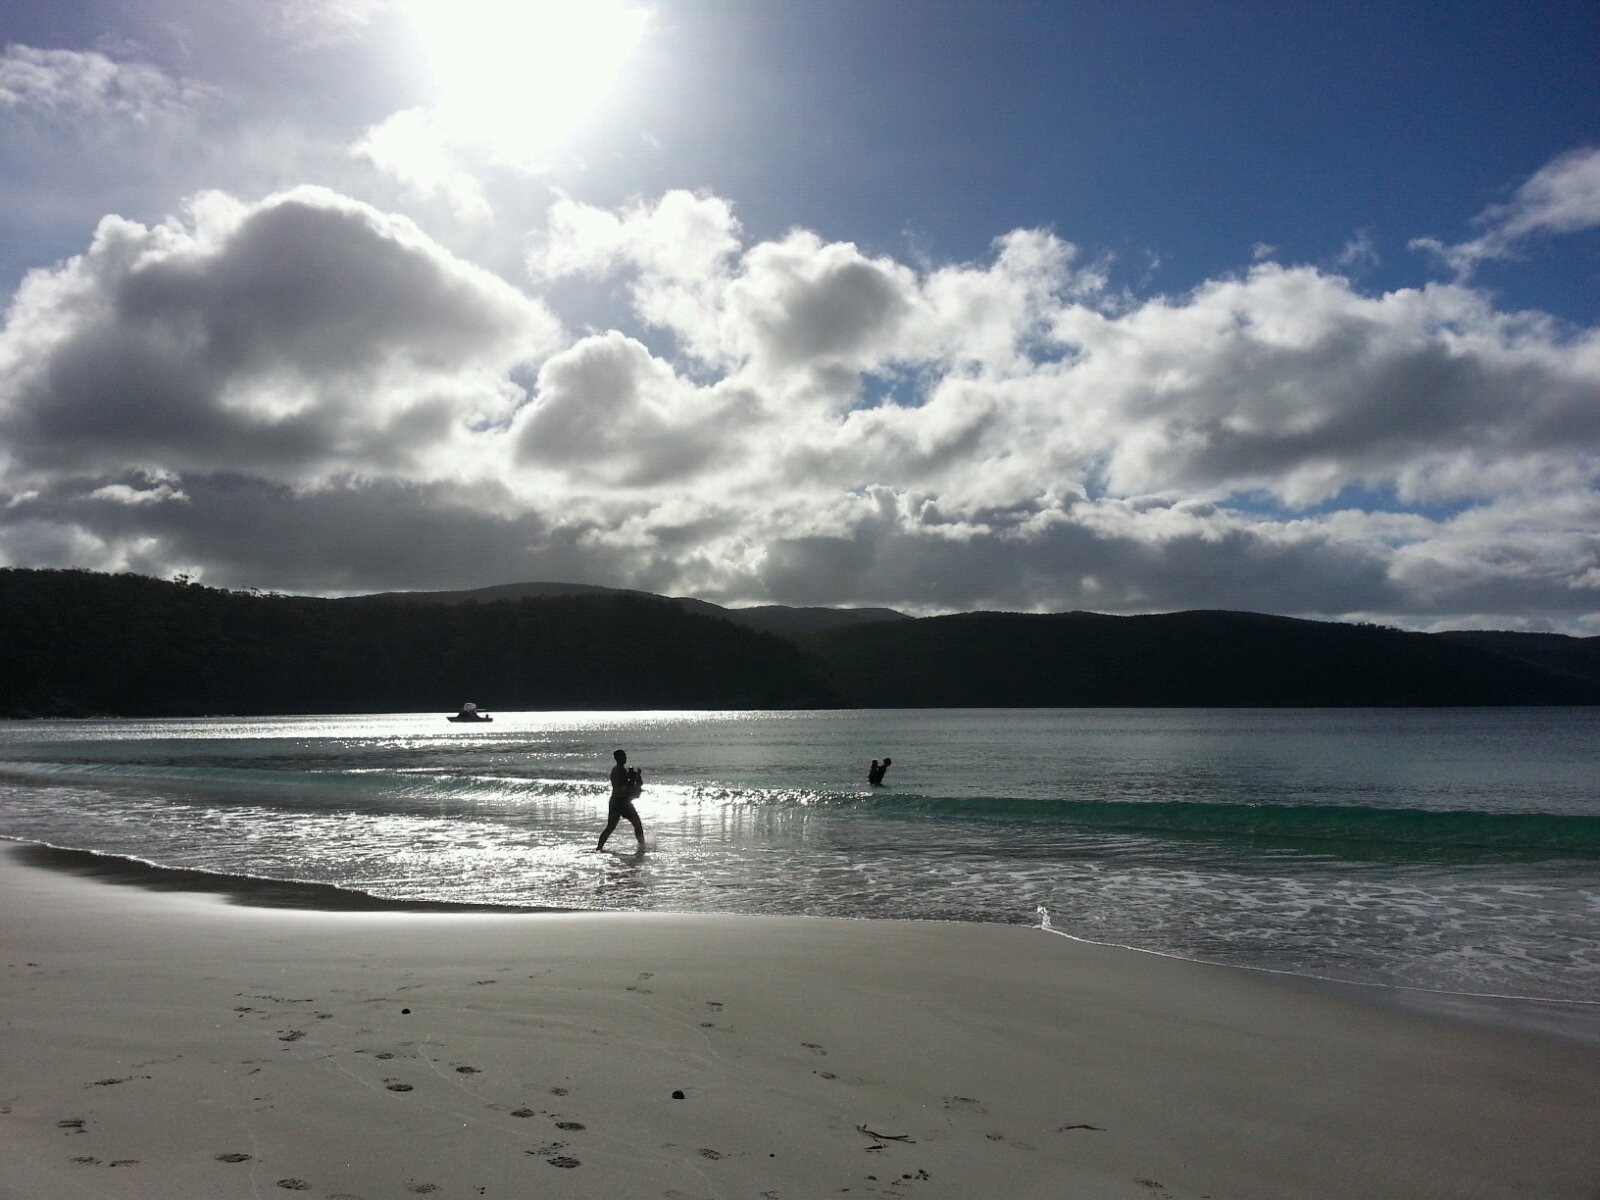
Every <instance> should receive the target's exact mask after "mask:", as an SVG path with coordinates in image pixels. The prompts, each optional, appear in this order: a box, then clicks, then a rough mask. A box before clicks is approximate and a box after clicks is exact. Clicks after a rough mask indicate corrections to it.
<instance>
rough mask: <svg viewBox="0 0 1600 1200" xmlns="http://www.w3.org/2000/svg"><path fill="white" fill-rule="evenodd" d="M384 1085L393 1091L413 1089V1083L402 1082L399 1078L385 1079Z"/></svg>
mask: <svg viewBox="0 0 1600 1200" xmlns="http://www.w3.org/2000/svg"><path fill="white" fill-rule="evenodd" d="M383 1086H384V1087H386V1088H388V1089H389V1090H390V1091H391V1092H409V1091H411V1085H410V1084H409V1083H401V1082H400V1081H399V1080H398V1079H385V1080H384V1081H383Z"/></svg>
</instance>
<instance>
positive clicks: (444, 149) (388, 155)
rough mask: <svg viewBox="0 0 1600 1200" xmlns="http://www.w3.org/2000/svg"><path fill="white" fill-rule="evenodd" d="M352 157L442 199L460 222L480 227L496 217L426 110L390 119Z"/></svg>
mask: <svg viewBox="0 0 1600 1200" xmlns="http://www.w3.org/2000/svg"><path fill="white" fill-rule="evenodd" d="M350 152H351V153H352V154H353V155H355V157H357V158H362V159H365V160H366V161H368V162H370V163H371V164H372V165H373V166H375V167H377V168H378V169H379V170H380V171H384V172H386V173H387V174H389V175H392V176H393V177H394V178H396V179H398V180H400V181H402V182H403V183H406V184H408V185H409V186H410V187H412V188H414V189H415V190H416V191H417V192H418V193H419V194H421V195H423V196H427V197H435V196H437V197H441V198H442V199H444V200H445V202H446V203H448V204H449V205H450V207H451V209H453V210H454V211H455V213H456V215H457V216H459V217H462V218H465V219H467V220H474V221H480V220H483V219H485V218H487V217H488V216H490V215H491V214H492V212H493V209H492V207H491V206H490V204H489V199H488V197H487V196H486V195H484V191H483V186H482V185H481V184H480V183H479V182H478V180H477V177H476V176H474V175H473V174H472V173H471V172H470V171H468V170H467V169H466V168H465V167H463V166H462V165H461V163H460V162H459V161H458V159H457V157H456V155H455V153H454V151H453V150H452V149H451V147H450V144H449V140H448V139H447V138H446V137H444V136H443V134H442V133H441V131H440V130H439V128H438V124H437V121H436V120H435V118H434V116H433V114H432V113H431V112H429V110H427V109H425V108H408V109H405V110H403V111H401V112H397V113H394V114H392V115H391V116H389V117H387V118H386V119H385V120H383V121H382V122H380V123H379V124H377V125H374V126H373V127H372V128H371V129H369V130H367V132H366V133H365V134H364V135H363V136H362V137H361V139H360V140H359V141H357V142H356V144H355V145H354V146H352V147H351V148H350Z"/></svg>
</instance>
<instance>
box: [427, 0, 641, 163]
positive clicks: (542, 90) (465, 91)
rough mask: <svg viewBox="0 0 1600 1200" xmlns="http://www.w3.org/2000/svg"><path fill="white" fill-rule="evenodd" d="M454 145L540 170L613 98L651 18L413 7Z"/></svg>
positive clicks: (614, 9) (502, 3) (561, 0)
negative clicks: (482, 147)
mask: <svg viewBox="0 0 1600 1200" xmlns="http://www.w3.org/2000/svg"><path fill="white" fill-rule="evenodd" d="M407 11H408V12H409V14H410V17H411V20H412V23H413V25H414V26H415V28H416V30H417V33H418V34H419V36H420V38H421V41H422V44H423V46H424V49H425V50H426V52H427V55H428V60H429V64H430V66H431V67H432V70H433V76H434V84H435V86H436V88H437V89H438V94H437V100H436V104H437V112H438V117H439V120H440V122H441V124H442V125H443V126H444V127H445V128H446V129H447V130H448V132H449V134H450V136H451V137H452V138H454V139H458V140H461V141H467V142H479V143H484V144H486V145H487V146H488V147H489V148H490V149H491V150H492V152H493V153H494V154H495V155H496V156H497V157H500V158H502V159H504V160H505V161H507V162H509V163H512V164H514V165H518V166H530V165H535V164H537V163H538V161H539V159H540V158H541V156H543V155H545V154H547V153H548V152H549V151H551V150H552V149H554V148H555V147H557V146H558V145H560V144H561V142H563V141H564V140H565V139H566V138H568V137H569V136H571V134H572V133H573V132H574V131H575V130H576V129H577V128H578V126H579V125H581V124H582V122H583V121H584V120H585V119H586V118H587V117H589V116H590V115H591V114H592V113H593V112H594V110H595V109H596V107H598V105H599V104H600V103H601V101H603V100H604V99H605V97H606V96H607V95H608V94H609V93H610V91H611V89H612V87H613V86H614V85H615V83H616V81H617V78H618V76H619V75H620V73H621V70H622V67H623V64H624V63H625V62H626V61H627V59H628V57H629V55H630V54H631V53H632V52H633V50H634V48H635V47H636V46H637V45H638V44H639V42H640V40H641V39H642V38H643V36H644V33H645V29H646V27H647V26H648V24H649V21H650V11H649V10H648V9H646V8H641V7H637V6H634V5H630V4H628V3H626V2H625V0H517V2H508V0H410V3H409V4H408V6H407Z"/></svg>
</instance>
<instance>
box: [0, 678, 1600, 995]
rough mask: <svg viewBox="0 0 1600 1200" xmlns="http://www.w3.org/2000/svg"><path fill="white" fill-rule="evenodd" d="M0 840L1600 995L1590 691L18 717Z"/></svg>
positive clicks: (514, 902) (535, 897)
mask: <svg viewBox="0 0 1600 1200" xmlns="http://www.w3.org/2000/svg"><path fill="white" fill-rule="evenodd" d="M616 746H623V747H626V748H627V749H628V751H629V755H630V762H631V763H632V764H633V765H637V766H640V767H642V768H643V769H644V771H645V778H646V789H645V792H644V795H643V796H642V797H641V799H640V801H639V809H640V811H641V813H642V815H643V818H644V821H645V825H646V829H647V834H648V850H647V852H646V853H644V854H643V855H638V854H636V853H634V852H633V837H632V834H631V831H630V830H629V829H628V828H627V826H626V825H625V824H624V825H623V826H622V827H621V828H620V829H619V831H618V833H617V834H616V835H615V838H614V840H613V842H612V843H611V846H609V847H608V849H607V852H606V853H601V854H597V853H595V851H594V849H593V846H594V841H595V838H596V835H597V833H598V830H599V828H600V826H601V825H602V824H603V821H604V817H605V808H606V796H607V793H608V788H607V784H606V775H607V771H608V770H609V768H610V765H611V751H612V749H613V748H614V747H616ZM886 754H887V755H891V756H893V758H894V765H893V767H892V768H891V769H890V771H889V775H888V779H887V786H885V787H881V788H870V787H868V786H867V784H866V779H865V775H866V768H867V764H868V761H869V760H870V759H873V758H882V757H883V756H884V755H886ZM0 836H5V837H9V838H13V839H19V840H24V841H34V842H42V843H48V844H51V845H55V846H62V847H69V848H74V849H84V850H93V851H98V852H102V853H108V854H114V855H122V856H127V857H131V858H135V859H139V860H143V861H146V862H150V863H155V864H158V865H162V866H173V867H191V868H199V869H203V870H207V871H212V872H218V873H222V874H230V875H242V876H253V877H266V878H273V879H286V880H307V881H314V882H319V883H330V884H335V885H338V886H340V887H344V888H350V889H356V890H360V891H365V892H369V893H373V894H377V895H381V896H385V897H391V898H400V899H409V900H456V901H472V902H480V903H483V902H487V903H492V904H504V905H509V906H530V905H531V906H541V907H546V906H548V907H561V908H603V909H634V910H645V909H650V910H670V911H679V912H732V913H782V914H804V915H818V916H839V917H857V918H885V917H897V918H916V919H929V920H950V921H989V922H1004V923H1016V924H1023V923H1038V922H1039V921H1040V915H1039V910H1040V909H1041V908H1043V909H1044V910H1045V911H1046V912H1047V913H1048V915H1049V919H1050V922H1051V925H1052V927H1053V928H1055V929H1057V930H1060V931H1064V932H1067V933H1070V934H1073V935H1076V936H1079V937H1083V938H1087V939H1090V940H1093V941H1098V942H1107V943H1113V944H1119V945H1127V946H1135V947H1139V948H1141V949H1147V950H1155V951H1160V952H1162V953H1168V954H1175V955H1179V956H1183V957H1188V958H1195V959H1201V960H1206V961H1212V962H1222V963H1231V964H1237V965H1243V966H1251V967H1260V968H1266V969H1271V970H1281V971H1288V972H1293V973H1299V974H1305V975H1313V976H1320V977H1327V978H1335V979H1342V980H1349V981H1354V982H1361V983H1379V984H1390V985H1406V986H1411V987H1420V988H1428V989H1439V990H1443V991H1455V992H1471V993H1485V994H1496V995H1514V996H1526V997H1534V998H1542V999H1564V1000H1586V1001H1591V1002H1592V1001H1597V1000H1600V942H1597V939H1596V931H1597V928H1600V926H1597V923H1596V918H1597V917H1600V710H1592V709H1498V710H1482V709H1469V710H1461V709H1453V710H1442V709H1407V710H1388V709H1386V710H1216V711H1211V710H1148V709H1135V710H1020V711H1019V710H932V711H886V710H867V711H845V712H718V713H709V712H635V713H497V714H496V715H495V720H494V722H493V724H479V725H453V724H450V723H448V722H446V721H445V720H444V714H443V713H439V714H426V715H418V714H401V715H389V716H360V717H352V716H332V717H283V718H255V719H231V718H215V719H207V720H168V721H136V720H118V721H73V722H8V723H0Z"/></svg>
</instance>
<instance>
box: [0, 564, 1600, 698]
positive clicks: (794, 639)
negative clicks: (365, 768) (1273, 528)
mask: <svg viewBox="0 0 1600 1200" xmlns="http://www.w3.org/2000/svg"><path fill="white" fill-rule="evenodd" d="M706 607H707V608H714V606H710V605H708V606H706ZM722 611H727V610H722ZM786 611H788V612H804V611H805V610H786ZM894 618H898V619H894ZM850 619H851V620H853V621H857V622H858V623H854V624H851V625H849V626H848V627H844V628H833V629H829V628H828V627H827V625H828V622H827V621H826V620H825V619H824V620H811V619H806V620H803V621H801V622H800V624H801V625H802V626H803V627H804V628H806V629H807V630H810V632H807V633H804V634H795V635H793V636H790V637H787V638H784V637H778V636H775V635H772V634H767V633H762V632H759V631H757V630H753V629H750V628H747V627H745V626H743V625H741V624H739V623H736V622H735V621H733V620H731V619H729V618H727V617H723V616H718V615H715V613H707V612H701V611H697V610H696V609H695V608H693V607H692V606H686V605H685V604H683V603H680V602H678V601H670V600H666V599H663V598H660V597H653V596H649V595H646V594H642V593H619V592H612V591H601V592H595V593H580V594H560V595H534V596H521V597H518V598H514V599H501V600H493V601H490V602H483V601H480V600H477V599H468V600H466V601H465V602H455V603H396V602H395V598H394V597H389V598H384V597H362V598H354V599H344V600H322V599H314V598H310V597H299V596H276V595H260V594H255V593H244V592H228V591H221V590H218V589H214V588H207V587H201V586H199V585H196V584H193V583H169V582H163V581H159V580H154V579H147V578H143V577H140V576H135V575H100V574H95V573H92V572H87V571H34V570H20V569H7V570H0V716H52V715H54V716H85V715H96V714H119V715H126V716H159V715H172V716H182V715H204V714H265V713H319V712H387V711H418V712H426V711H434V712H439V713H440V714H441V715H442V714H444V713H445V712H447V711H450V710H453V709H454V708H455V707H456V706H457V705H459V704H461V703H462V702H463V701H466V700H473V701H475V702H477V703H478V704H479V705H480V706H481V707H483V708H484V709H486V710H488V711H494V710H497V709H498V710H506V711H512V710H518V709H580V708H599V709H639V708H755V707H759V708H796V707H828V706H884V707H924V706H930V707H931V706H951V707H1007V706H1080V705H1081V706H1111V705H1172V706H1318V705H1456V704H1507V705H1516V704H1600V639H1595V638H1557V639H1554V640H1552V638H1553V635H1517V634H1491V635H1476V634H1472V635H1463V634H1420V633H1402V632H1400V631H1397V630H1393V629H1385V628H1381V627H1377V626H1358V625H1343V624H1335V623H1331V622H1319V621H1302V620H1295V619H1291V618H1286V617H1271V616H1260V615H1255V614H1250V613H1231V612H1188V613H1171V614H1165V615H1159V616H1140V617H1109V616H1100V615H1097V614H1092V613H1064V614H1058V615H1049V616H1030V615H1022V614H1015V613H968V614H964V615H960V616H950V617H928V618H923V619H920V620H912V619H909V618H903V617H900V616H899V614H889V619H884V620H881V621H874V622H870V623H859V621H858V619H857V618H850ZM1527 639H1533V640H1531V641H1530V640H1527Z"/></svg>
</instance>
